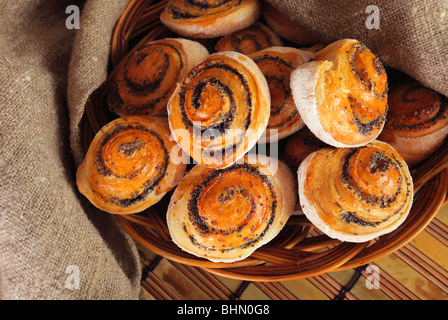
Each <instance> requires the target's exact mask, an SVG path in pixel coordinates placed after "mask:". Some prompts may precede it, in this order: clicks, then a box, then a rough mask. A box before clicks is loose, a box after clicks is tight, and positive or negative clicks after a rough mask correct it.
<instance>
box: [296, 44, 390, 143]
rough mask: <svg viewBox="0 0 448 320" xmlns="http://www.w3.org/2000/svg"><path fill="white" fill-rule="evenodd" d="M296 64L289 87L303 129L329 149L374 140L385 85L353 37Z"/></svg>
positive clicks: (367, 52)
mask: <svg viewBox="0 0 448 320" xmlns="http://www.w3.org/2000/svg"><path fill="white" fill-rule="evenodd" d="M314 60H315V61H312V62H309V63H305V64H303V65H301V66H299V67H298V68H296V69H295V70H294V71H293V73H292V75H291V88H292V93H293V97H294V101H295V102H296V105H297V107H298V108H299V112H300V115H301V116H302V119H303V121H304V122H305V124H306V125H307V126H308V128H309V129H310V130H311V131H312V132H313V133H314V134H315V135H316V136H317V137H318V138H319V139H321V140H323V141H324V142H325V143H327V144H329V145H332V146H335V147H356V146H362V145H365V144H366V143H368V142H370V141H372V140H374V139H376V138H377V137H378V135H379V134H380V133H381V131H382V129H383V127H384V123H385V121H386V114H387V96H388V83H387V75H386V72H385V69H384V67H383V65H382V63H381V62H380V60H379V59H378V58H376V57H375V55H374V54H373V53H372V52H371V51H370V50H369V49H368V48H366V46H365V45H363V44H361V43H360V42H359V41H357V40H351V39H343V40H339V41H336V42H334V43H332V44H330V45H328V46H327V47H325V48H323V49H322V50H320V51H318V52H317V53H316V54H315V57H314Z"/></svg>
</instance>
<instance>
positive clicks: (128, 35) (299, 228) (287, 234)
mask: <svg viewBox="0 0 448 320" xmlns="http://www.w3.org/2000/svg"><path fill="white" fill-rule="evenodd" d="M166 3H167V1H143V0H131V1H130V3H129V5H128V6H127V8H126V10H125V11H124V13H123V14H122V16H121V18H120V19H119V21H118V23H117V25H116V27H115V30H114V33H113V38H112V44H111V70H110V76H109V79H110V78H111V76H112V75H113V73H114V70H116V69H117V66H118V65H119V64H120V62H121V61H122V60H123V58H124V57H125V56H126V54H127V53H128V52H129V50H130V49H131V48H133V47H134V46H136V45H137V44H138V43H140V42H142V41H146V40H152V39H160V38H164V37H168V36H175V35H173V34H172V33H171V32H170V31H169V30H168V29H167V28H166V27H165V26H163V25H162V24H161V22H160V20H159V16H160V13H161V11H162V10H163V8H164V6H165V5H166ZM108 85H109V81H106V82H105V83H104V85H103V86H102V87H100V88H99V89H98V90H96V91H95V92H94V93H93V94H92V95H91V97H90V99H89V101H88V103H87V105H86V116H85V119H84V122H83V135H84V140H83V141H84V148H85V150H87V148H88V147H89V145H90V142H91V140H92V139H93V136H94V135H95V133H96V132H97V131H98V130H99V129H100V128H101V127H102V126H104V125H105V124H106V123H108V122H110V121H111V120H113V119H114V118H116V116H115V115H114V114H111V113H110V112H109V111H108V108H107V105H106V99H105V96H104V92H105V91H106V90H107V87H108ZM447 168H448V144H447V143H445V144H444V146H443V147H442V148H441V149H440V150H438V152H437V153H436V154H434V155H433V156H432V157H431V158H430V159H428V160H427V161H426V162H425V163H423V164H422V165H421V166H419V167H418V168H416V169H414V170H413V171H412V176H413V179H414V186H415V191H416V193H415V198H414V205H413V207H412V210H411V212H410V214H409V216H408V218H407V220H406V221H405V223H404V224H402V225H401V226H400V227H399V228H398V229H397V230H395V231H394V232H392V233H389V234H387V235H385V236H382V237H380V238H379V239H376V240H375V241H370V242H367V243H361V244H357V243H346V242H340V241H337V240H334V239H331V238H328V237H327V236H325V235H323V234H322V233H320V232H319V231H318V230H317V229H316V228H313V225H312V224H311V223H310V222H309V221H308V220H307V219H306V218H304V216H292V217H291V218H290V220H289V221H288V223H287V225H286V226H285V228H284V229H283V230H282V231H281V233H280V234H279V235H278V236H277V237H276V238H275V239H274V240H272V241H271V242H270V243H269V244H267V245H265V246H263V247H261V248H259V249H258V250H257V251H255V252H254V253H253V254H252V255H251V257H250V258H247V259H245V260H242V261H239V262H235V263H231V264H228V263H213V262H210V261H208V260H205V259H202V258H198V257H196V256H193V255H190V254H188V253H186V252H184V251H183V250H181V249H180V248H179V247H178V246H177V245H175V244H174V243H173V242H172V241H171V238H170V235H169V232H168V228H167V225H166V222H165V215H166V208H167V206H168V203H169V199H170V195H171V193H169V194H167V195H166V196H165V197H164V198H163V199H162V200H161V201H159V202H158V203H157V204H156V205H154V206H153V207H151V208H150V209H148V210H146V211H145V212H143V213H140V214H133V215H123V216H117V219H119V221H120V222H121V224H122V225H123V227H124V228H125V230H126V231H127V232H128V233H129V234H130V235H131V236H132V238H133V239H134V240H135V241H136V242H138V243H139V244H140V245H142V246H144V247H146V248H148V249H149V250H151V251H153V252H155V253H156V254H158V255H160V256H162V257H165V258H167V259H170V260H173V261H177V262H180V263H183V264H187V265H192V266H196V267H200V268H203V269H205V270H207V271H209V272H212V273H214V274H217V275H221V276H224V277H228V278H234V279H242V280H247V281H283V280H292V279H299V278H307V277H312V276H317V275H321V274H324V273H327V272H330V271H337V270H343V269H348V268H355V267H358V266H361V265H364V264H366V263H370V262H372V261H374V260H376V259H379V258H381V257H383V256H385V255H388V254H390V253H392V252H393V251H395V250H397V249H399V248H401V247H402V246H403V245H405V244H406V243H408V242H409V241H410V240H411V239H413V238H414V237H415V236H416V235H417V234H418V233H420V232H421V231H422V230H423V229H424V228H425V227H426V226H427V225H428V224H429V223H430V222H431V220H432V218H433V217H434V216H435V215H436V213H437V212H438V210H439V209H440V207H441V206H443V205H445V204H446V203H447V202H448V201H447V199H446V198H447V197H446V195H447V190H448V171H447Z"/></svg>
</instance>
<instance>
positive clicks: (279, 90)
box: [248, 47, 313, 142]
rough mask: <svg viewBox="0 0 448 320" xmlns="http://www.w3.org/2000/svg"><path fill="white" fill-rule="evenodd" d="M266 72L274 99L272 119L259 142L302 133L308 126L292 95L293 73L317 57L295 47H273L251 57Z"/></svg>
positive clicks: (250, 55)
mask: <svg viewBox="0 0 448 320" xmlns="http://www.w3.org/2000/svg"><path fill="white" fill-rule="evenodd" d="M248 56H249V57H250V58H251V59H252V60H254V62H255V63H256V64H257V65H258V67H259V68H260V70H261V72H263V74H264V76H265V78H266V80H267V82H268V86H269V94H270V96H271V115H270V118H269V122H268V127H267V129H266V134H265V135H263V136H262V137H261V138H260V140H259V142H275V141H277V140H280V139H283V138H285V137H288V136H290V135H291V134H293V133H294V132H297V131H299V130H300V129H302V128H303V127H304V126H305V124H304V122H303V120H302V117H301V116H300V113H299V111H298V110H297V106H296V104H295V102H294V99H293V97H292V94H291V88H290V77H291V72H292V71H293V70H294V69H295V68H296V67H298V66H299V65H302V64H304V63H306V62H308V61H309V60H310V59H311V58H312V57H313V53H311V52H309V51H304V50H300V49H296V48H292V47H270V48H266V49H263V50H260V51H257V52H254V53H251V54H249V55H248Z"/></svg>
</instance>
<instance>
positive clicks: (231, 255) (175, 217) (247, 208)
mask: <svg viewBox="0 0 448 320" xmlns="http://www.w3.org/2000/svg"><path fill="white" fill-rule="evenodd" d="M296 200H297V185H296V182H295V179H294V178H293V175H292V172H291V171H290V169H289V168H288V167H287V166H286V165H285V164H284V163H282V162H280V161H278V160H277V159H272V158H268V157H266V156H262V155H254V154H248V155H246V156H245V157H244V158H243V159H242V161H239V162H238V163H235V164H234V165H232V166H231V167H228V168H226V169H223V170H213V169H211V168H207V167H205V166H201V165H197V166H195V167H194V168H193V169H192V170H191V171H190V172H189V173H188V174H187V175H186V176H185V177H184V179H183V180H182V181H181V182H180V184H179V185H178V187H177V188H176V190H175V191H174V193H173V196H172V197H171V201H170V204H169V207H168V212H167V224H168V228H169V231H170V235H171V238H172V240H173V242H174V243H176V244H177V245H178V246H179V247H180V248H182V249H183V250H184V251H186V252H189V253H191V254H193V255H195V256H198V257H203V258H205V259H208V260H210V261H213V262H226V263H231V262H235V261H239V260H243V259H245V258H247V257H249V256H250V255H251V254H252V253H253V252H254V251H255V250H256V249H258V248H259V247H261V246H263V245H265V244H266V243H268V242H269V241H271V240H272V239H273V238H275V237H276V236H277V235H278V233H279V232H280V231H281V230H282V228H283V227H284V225H285V224H286V222H287V220H288V219H289V217H290V215H291V213H292V212H293V210H294V205H295V203H296Z"/></svg>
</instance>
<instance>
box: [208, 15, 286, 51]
mask: <svg viewBox="0 0 448 320" xmlns="http://www.w3.org/2000/svg"><path fill="white" fill-rule="evenodd" d="M282 45H283V42H282V40H281V39H280V38H279V36H278V35H277V34H276V33H274V32H273V31H272V30H271V29H270V28H269V27H267V26H266V25H264V24H263V23H261V22H259V21H257V22H255V23H254V24H253V25H251V26H250V27H247V28H245V29H242V30H238V31H235V32H232V33H231V34H228V35H226V36H224V37H222V38H220V39H219V40H218V42H217V43H216V45H215V51H217V52H220V51H236V52H239V53H243V54H250V53H253V52H257V51H260V50H263V49H266V48H269V47H276V46H282Z"/></svg>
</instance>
